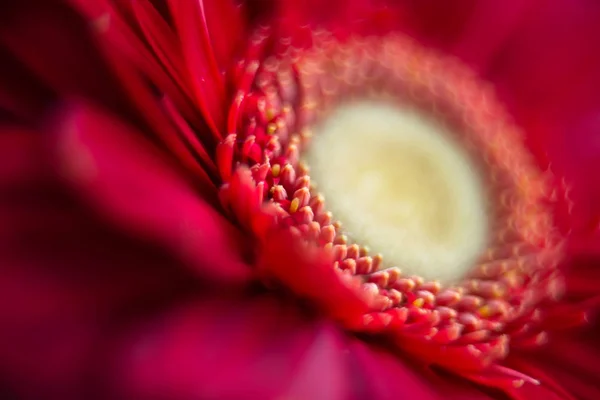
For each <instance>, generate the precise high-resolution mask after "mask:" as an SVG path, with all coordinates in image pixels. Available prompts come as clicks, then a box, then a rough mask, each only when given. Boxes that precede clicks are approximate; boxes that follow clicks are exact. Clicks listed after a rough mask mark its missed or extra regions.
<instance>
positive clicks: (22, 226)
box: [0, 127, 193, 398]
mask: <svg viewBox="0 0 600 400" xmlns="http://www.w3.org/2000/svg"><path fill="white" fill-rule="evenodd" d="M45 144H46V143H45V142H44V134H43V132H34V131H27V130H23V129H19V128H16V127H10V128H9V127H2V129H0V221H2V223H1V224H0V266H1V270H2V273H0V326H1V327H2V328H1V329H0V376H1V377H2V385H3V387H2V389H5V388H6V387H5V386H4V385H7V386H8V388H10V389H12V390H14V391H15V394H18V395H25V396H26V397H24V398H85V397H87V396H84V395H83V394H82V393H81V391H82V390H86V389H89V388H86V387H85V385H86V377H87V376H88V375H89V374H91V373H92V371H93V370H94V369H95V368H97V367H99V365H98V362H99V358H101V357H98V352H99V351H100V348H101V344H102V343H103V342H104V341H105V340H106V339H107V337H108V336H110V330H111V327H114V326H116V325H119V324H121V323H123V322H124V321H127V320H129V319H130V318H132V317H134V316H135V315H138V314H140V313H145V312H147V311H148V310H150V309H152V308H154V307H156V306H157V305H158V304H160V303H164V302H167V301H169V300H170V299H172V298H176V297H177V296H181V295H184V294H185V293H188V292H189V289H190V283H191V282H193V279H192V275H191V274H187V273H185V272H186V271H185V269H184V268H182V267H180V264H179V263H178V262H177V261H176V260H175V259H173V258H172V257H169V256H168V255H167V254H165V252H164V251H160V250H159V249H156V248H152V247H148V246H147V245H146V243H141V242H140V241H137V240H134V239H132V238H131V237H128V236H126V235H123V234H122V233H119V232H118V231H114V230H112V229H110V227H108V226H107V225H106V224H104V223H102V222H101V221H99V220H98V218H97V216H96V215H95V214H94V213H90V212H89V210H88V209H87V208H85V207H82V205H81V204H80V203H79V202H77V201H76V199H74V198H73V196H71V195H70V193H69V192H70V191H68V190H66V189H67V188H65V187H63V186H62V185H61V184H60V182H59V180H58V179H56V177H55V176H54V175H53V170H52V168H51V163H50V157H49V154H48V153H47V150H48V149H47V147H46V146H45ZM74 393H78V395H77V396H75V394H74ZM27 396H28V397H27ZM81 396H83V397H81ZM19 398H20V397H19Z"/></svg>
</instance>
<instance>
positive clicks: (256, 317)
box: [115, 294, 347, 400]
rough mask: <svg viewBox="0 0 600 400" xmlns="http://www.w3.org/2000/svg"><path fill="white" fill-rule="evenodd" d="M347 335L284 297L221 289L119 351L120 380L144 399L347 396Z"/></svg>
mask: <svg viewBox="0 0 600 400" xmlns="http://www.w3.org/2000/svg"><path fill="white" fill-rule="evenodd" d="M342 337H343V335H342V334H341V333H339V332H337V331H336V330H335V328H334V327H333V326H332V325H331V324H329V323H326V322H323V321H319V320H317V319H315V318H313V317H309V316H307V315H303V314H302V313H301V312H299V310H298V309H297V308H296V307H295V306H294V305H293V304H290V303H289V302H287V301H286V300H284V299H277V298H276V297H272V296H268V295H265V296H247V297H239V296H228V295H227V294H219V295H217V296H215V297H209V298H204V299H202V300H201V301H199V302H197V303H196V304H193V305H190V306H189V307H187V308H185V309H183V310H179V311H177V312H173V313H171V314H170V315H167V316H166V317H164V318H162V319H160V320H158V321H155V322H154V323H152V324H151V325H148V326H145V327H142V328H141V329H140V330H139V331H138V332H135V333H134V334H132V336H131V337H130V338H129V339H128V340H126V341H125V342H124V345H123V346H124V347H123V349H124V351H122V350H117V351H116V352H115V354H117V355H119V354H121V355H122V357H121V358H117V362H118V369H117V371H118V376H117V379H118V381H119V382H120V384H121V385H124V386H125V387H126V388H127V391H128V392H132V396H133V397H134V398H140V399H144V398H168V399H174V400H176V399H195V398H211V399H217V398H232V399H233V398H235V399H272V398H315V397H313V396H314V395H316V394H317V393H319V392H317V390H319V391H320V393H323V394H327V395H328V397H326V398H332V399H340V400H341V399H344V398H347V397H346V396H345V395H344V394H345V388H346V385H345V384H346V382H345V381H343V380H342V379H343V378H345V377H346V374H345V372H344V369H343V360H344V359H345V356H344V352H343V350H344V349H343V348H342V346H343V342H342ZM307 380H310V385H308V383H307ZM306 396H308V397H306ZM329 396H331V397H329Z"/></svg>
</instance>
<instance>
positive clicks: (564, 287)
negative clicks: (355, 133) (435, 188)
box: [0, 0, 600, 399]
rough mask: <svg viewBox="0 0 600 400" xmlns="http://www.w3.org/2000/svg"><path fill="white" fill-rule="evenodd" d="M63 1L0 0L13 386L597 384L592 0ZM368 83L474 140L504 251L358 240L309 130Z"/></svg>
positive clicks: (2, 166) (365, 394) (490, 388)
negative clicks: (493, 1)
mask: <svg viewBox="0 0 600 400" xmlns="http://www.w3.org/2000/svg"><path fill="white" fill-rule="evenodd" d="M65 3H66V2H64V1H60V0H56V1H39V2H37V1H33V0H31V1H21V2H15V4H7V5H3V6H2V9H1V10H0V15H1V17H0V18H2V24H1V25H0V26H1V28H0V54H2V60H3V62H2V65H1V66H0V68H2V73H1V74H0V79H1V81H0V90H1V91H0V94H1V95H0V122H1V130H2V134H1V135H0V141H1V143H0V149H1V150H0V151H1V152H2V155H1V156H0V177H1V179H0V193H1V197H0V215H1V216H2V217H1V220H2V221H3V223H2V224H1V225H0V226H1V228H0V232H1V234H0V235H1V237H2V241H1V242H0V243H2V244H1V245H0V246H2V247H1V248H0V265H2V266H3V272H2V276H1V278H0V293H1V295H0V296H1V297H0V299H1V301H0V304H1V305H2V306H1V307H0V321H2V327H3V328H2V329H1V330H0V338H1V339H2V340H0V377H1V378H0V382H1V384H2V388H3V389H4V390H6V391H8V392H9V393H11V394H12V393H14V394H15V395H17V396H19V397H24V398H55V397H56V398H94V397H99V398H121V397H124V398H136V399H138V398H152V399H156V398H159V399H162V398H165V399H180V398H181V399H184V398H278V397H292V398H327V399H329V398H340V399H346V398H396V397H399V396H400V397H405V396H408V397H414V398H446V397H452V398H489V397H492V398H504V397H509V398H531V397H534V396H536V397H540V398H549V399H550V398H557V399H559V398H560V399H569V398H582V399H595V398H599V397H600V392H599V391H598V389H597V387H596V386H597V385H596V383H595V379H597V376H598V375H600V371H598V367H597V365H600V348H599V346H598V344H597V342H596V340H595V334H596V333H597V332H598V323H597V322H596V321H595V320H594V319H592V311H593V310H594V308H595V307H597V305H598V299H599V296H598V288H597V282H599V281H600V275H599V270H598V268H597V262H598V261H597V257H598V255H599V254H598V249H599V248H600V247H599V246H600V242H599V239H600V236H599V235H598V223H599V222H600V220H599V216H600V214H599V212H598V211H599V210H598V208H597V206H596V203H597V202H598V201H599V200H600V182H597V178H596V177H594V176H593V175H592V176H590V175H588V174H587V173H588V172H589V171H595V170H596V169H597V168H598V167H600V165H599V164H600V157H599V154H600V152H599V149H597V148H596V147H597V144H596V143H595V135H594V133H595V131H596V130H597V129H598V124H597V121H596V120H597V115H596V110H597V109H598V108H597V107H598V106H599V105H600V98H599V97H598V95H597V93H596V90H595V88H596V87H597V83H600V82H598V81H599V80H600V75H599V74H598V73H597V67H598V65H599V61H600V59H598V56H597V55H596V54H595V53H594V52H592V51H591V50H590V49H593V48H595V46H596V45H598V44H600V43H596V42H597V41H598V40H599V38H600V35H598V32H597V24H596V21H597V18H598V17H600V9H598V7H597V6H596V5H594V4H591V3H590V2H585V1H579V2H576V1H575V2H574V1H567V0H564V1H559V2H555V3H553V4H552V5H547V4H545V5H543V6H539V7H538V4H537V2H534V1H525V2H514V4H502V5H498V6H492V5H482V4H479V3H477V2H472V1H455V2H451V4H448V5H441V4H434V2H411V1H406V2H400V4H399V5H395V4H394V5H392V3H395V2H385V1H381V2H379V1H366V0H365V1H363V0H353V1H344V2H335V4H330V5H328V6H327V7H325V6H323V5H322V4H321V3H319V2H312V1H306V2H292V1H281V2H269V1H265V2H259V1H253V2H250V1H249V2H244V3H243V4H241V5H238V4H234V3H230V2H221V1H206V2H183V1H176V0H171V1H167V2H161V1H150V0H148V1H142V0H140V1H116V0H114V1H111V0H102V1H97V2H88V1H84V0H71V1H70V2H69V4H65ZM399 33H403V34H408V35H410V36H412V37H414V38H416V41H413V40H409V39H407V37H405V36H401V35H400V34H399ZM590 42H591V43H590ZM445 54H448V55H445ZM449 55H452V56H455V57H458V58H459V59H462V62H458V61H456V60H454V59H453V58H449V57H450V56H449ZM346 56H348V57H349V58H348V59H345V58H344V57H346ZM336 57H338V58H336ZM338 59H341V60H342V62H339V63H338ZM463 63H465V64H466V65H469V66H470V68H471V69H473V71H475V74H474V73H472V72H470V70H469V67H466V66H465V65H463ZM398 71H399V72H398ZM344 74H347V75H344ZM398 76H400V78H397V77H398ZM487 83H492V84H493V85H494V86H495V87H496V88H497V92H498V97H499V98H500V101H497V100H495V98H494V97H493V96H491V95H490V94H489V91H488V84H487ZM388 87H392V88H393V90H388V89H386V88H388ZM315 88H316V89H315ZM371 91H375V92H376V95H377V96H384V95H385V96H387V97H393V98H394V99H395V100H394V101H396V100H398V99H397V98H396V97H395V96H401V93H403V92H406V93H409V94H410V95H411V96H412V97H410V102H411V104H412V105H416V106H419V107H422V108H424V109H425V110H428V111H430V112H434V111H435V112H436V113H437V112H439V113H440V115H443V116H444V118H448V119H449V122H451V123H452V124H454V125H455V126H456V127H458V128H459V130H460V132H461V135H462V136H461V138H462V140H464V141H465V142H464V143H465V144H466V145H469V144H471V145H473V144H474V145H475V148H476V150H477V152H478V153H479V155H483V157H482V160H484V161H485V163H487V164H486V166H485V168H488V169H489V170H488V169H485V168H484V172H485V173H488V172H489V176H487V175H486V177H488V178H490V177H491V178H494V177H495V178H498V177H500V178H498V179H499V180H498V181H495V180H494V179H490V181H489V182H488V183H489V185H490V187H491V189H490V190H491V191H492V193H500V194H502V195H504V196H505V200H506V199H508V200H506V202H505V203H506V204H505V203H503V201H502V200H501V199H499V198H498V199H496V200H495V206H496V207H497V208H498V209H500V210H501V211H502V212H499V214H501V216H498V217H494V218H496V219H495V221H496V222H498V224H499V226H501V227H502V229H501V230H499V231H498V233H500V236H501V237H502V239H501V240H500V243H501V244H507V243H508V244H510V246H508V247H506V246H505V247H502V249H504V250H506V249H509V250H510V252H509V253H502V254H500V253H498V252H491V253H489V256H487V257H488V259H487V260H484V264H482V265H479V266H478V267H477V268H475V269H474V270H473V273H472V274H471V275H470V279H468V280H466V281H464V282H461V283H460V284H456V285H450V284H446V285H440V284H438V283H436V282H435V281H426V280H424V279H421V278H419V277H411V276H408V277H405V276H403V275H400V274H399V273H398V272H397V271H396V270H395V269H390V270H385V271H383V272H376V270H377V268H378V266H379V264H380V263H381V258H379V257H378V256H369V255H367V254H366V250H365V248H363V247H360V246H359V245H360V243H358V244H351V243H350V242H347V240H346V238H345V237H344V236H343V235H342V233H343V232H344V231H343V230H342V229H341V228H339V226H337V225H335V224H333V223H332V221H331V220H330V216H329V214H327V209H326V208H325V207H326V206H325V203H324V202H323V200H322V199H321V198H320V197H319V196H318V195H317V194H316V192H315V190H309V188H310V187H311V186H310V180H309V176H308V174H307V173H306V171H305V169H304V168H303V166H302V165H301V163H299V161H298V157H299V155H300V154H299V152H300V150H302V151H305V150H304V144H305V141H307V140H308V139H310V137H309V135H307V134H305V133H304V132H305V131H304V130H303V129H302V128H307V129H308V128H311V127H312V126H313V121H314V119H315V118H316V119H318V118H322V117H323V116H322V115H320V114H319V112H323V111H331V112H333V111H335V110H336V109H337V108H336V107H337V106H338V105H339V104H340V102H341V100H343V99H344V98H345V97H346V96H351V95H359V96H366V95H367V94H368V93H370V92H371ZM387 97H386V98H387ZM402 99H403V101H404V100H406V99H404V98H402ZM501 103H504V104H506V107H507V109H508V111H505V110H504V108H503V107H502V106H501V105H500V104H501ZM315 106H316V107H317V108H316V109H315ZM317 111H319V112H317ZM436 115H438V114H436ZM438 116H439V115H438ZM510 116H512V117H514V119H515V120H516V121H517V124H513V123H512V122H510V121H511V117H510ZM517 126H520V127H521V128H522V129H518V128H517ZM521 130H522V131H523V132H525V137H524V140H525V142H524V144H523V143H522V142H521V137H520V134H519V132H520V131H521ZM498 132H501V134H499V133H498ZM548 169H549V170H550V171H551V172H552V174H542V173H541V171H546V170H548ZM490 171H494V172H490ZM544 177H545V178H544ZM502 179H505V180H502ZM511 196H512V197H511ZM523 210H526V211H523ZM515 226H516V227H515ZM504 228H506V229H504ZM505 233H506V234H515V236H514V237H512V238H511V239H510V241H507V240H505V236H506V235H505ZM523 249H525V250H526V252H525V253H521V251H524V250H523ZM299 250H301V251H299ZM496 250H497V249H496ZM532 260H533V261H532ZM511 266H515V268H512V267H511ZM516 266H518V268H516ZM492 267H494V268H492ZM557 299H558V300H557ZM559 328H561V329H559ZM563 328H564V329H563Z"/></svg>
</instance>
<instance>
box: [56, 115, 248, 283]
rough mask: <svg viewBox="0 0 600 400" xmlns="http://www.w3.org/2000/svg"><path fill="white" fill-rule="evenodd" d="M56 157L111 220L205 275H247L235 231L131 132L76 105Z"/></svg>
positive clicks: (60, 132)
mask: <svg viewBox="0 0 600 400" xmlns="http://www.w3.org/2000/svg"><path fill="white" fill-rule="evenodd" d="M56 152H57V153H56V154H57V162H58V163H59V168H61V170H62V171H63V173H64V175H65V177H66V178H67V179H68V181H69V182H70V183H71V184H72V185H73V186H74V187H75V188H76V189H77V190H78V191H79V192H80V193H82V194H83V195H84V197H85V198H86V199H87V200H88V201H90V203H91V204H92V205H93V206H95V207H98V209H99V210H100V211H102V212H103V213H104V214H105V215H106V216H107V217H108V218H110V219H111V220H112V221H113V222H114V223H117V224H119V225H120V226H122V227H123V228H125V229H128V230H129V231H130V232H132V233H134V234H136V235H139V236H140V237H146V238H149V239H151V240H154V241H157V242H159V243H162V244H164V245H166V246H167V247H168V248H170V249H171V250H172V251H175V252H176V253H177V254H180V255H181V256H183V257H185V259H186V260H187V261H188V262H190V263H191V265H192V266H193V268H194V269H195V270H196V271H197V272H198V273H200V274H201V275H203V276H210V277H213V278H214V277H218V278H222V279H228V280H229V279H233V280H239V279H246V278H247V277H248V276H249V268H248V267H247V265H246V264H244V263H243V261H242V251H241V249H242V244H241V241H240V233H239V232H238V231H237V230H236V229H235V228H234V227H233V226H232V225H231V224H230V223H229V222H228V221H226V220H225V219H224V218H223V217H222V216H221V215H220V214H219V213H218V211H217V210H216V209H215V204H214V203H213V202H208V201H207V198H206V197H202V195H200V194H198V193H197V192H195V191H194V189H193V188H192V186H191V185H190V184H189V183H188V182H186V181H185V179H184V178H183V177H182V176H181V174H178V173H177V169H175V168H174V167H173V166H172V165H169V163H168V162H167V160H166V159H165V157H163V155H162V154H161V153H160V152H159V151H157V150H156V149H155V148H153V147H152V146H151V145H150V143H149V142H146V141H144V139H143V136H142V135H141V134H140V133H137V132H135V130H134V129H133V128H131V127H128V126H127V125H126V124H124V123H123V122H121V121H119V120H117V119H115V118H113V117H111V116H109V115H108V114H104V113H102V112H101V111H99V110H98V109H94V108H91V107H89V106H86V105H74V106H72V107H71V108H69V109H67V110H66V111H65V112H64V115H63V116H62V119H61V121H60V122H59V123H58V126H57V136H56ZM213 200H214V199H213Z"/></svg>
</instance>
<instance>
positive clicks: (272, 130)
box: [267, 122, 277, 135]
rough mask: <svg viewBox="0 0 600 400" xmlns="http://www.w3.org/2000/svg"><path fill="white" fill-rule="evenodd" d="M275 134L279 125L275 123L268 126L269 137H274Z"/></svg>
mask: <svg viewBox="0 0 600 400" xmlns="http://www.w3.org/2000/svg"><path fill="white" fill-rule="evenodd" d="M275 132H277V125H276V124H275V123H273V122H270V123H269V124H267V135H273V134H274V133H275Z"/></svg>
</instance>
